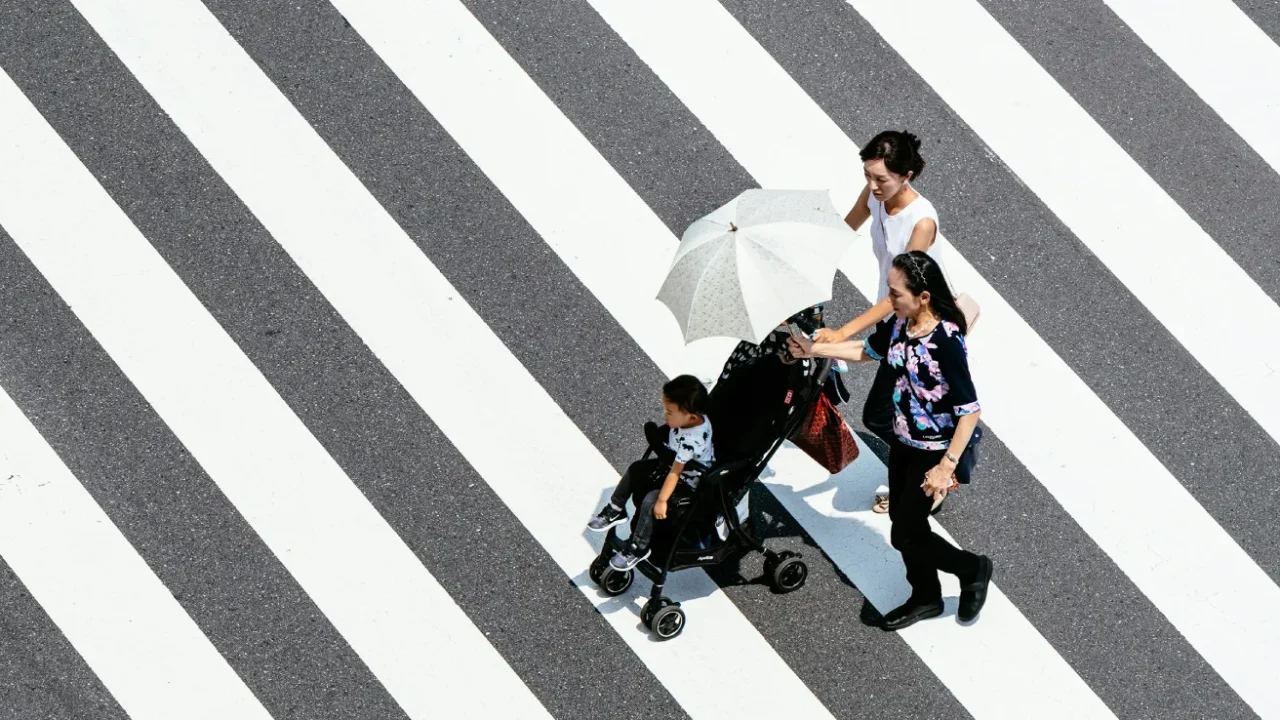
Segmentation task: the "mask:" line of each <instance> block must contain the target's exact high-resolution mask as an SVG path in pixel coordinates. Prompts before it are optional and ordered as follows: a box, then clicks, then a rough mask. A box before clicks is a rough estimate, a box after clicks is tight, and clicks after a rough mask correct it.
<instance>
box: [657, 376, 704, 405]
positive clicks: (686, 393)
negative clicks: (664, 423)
mask: <svg viewBox="0 0 1280 720" xmlns="http://www.w3.org/2000/svg"><path fill="white" fill-rule="evenodd" d="M662 397H664V398H666V399H667V402H669V403H671V404H672V405H675V406H676V407H678V408H680V409H681V410H683V411H685V412H687V413H690V414H693V415H705V414H706V412H707V386H706V385H703V384H702V381H701V380H699V379H698V378H696V377H694V376H692V375H679V376H677V377H674V378H671V379H670V380H668V381H667V383H666V384H665V385H663V386H662Z"/></svg>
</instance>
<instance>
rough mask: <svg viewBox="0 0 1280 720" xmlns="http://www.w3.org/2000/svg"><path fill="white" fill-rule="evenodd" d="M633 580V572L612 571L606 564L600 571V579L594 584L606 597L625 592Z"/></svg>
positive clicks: (634, 572) (634, 575) (634, 573)
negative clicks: (598, 586)
mask: <svg viewBox="0 0 1280 720" xmlns="http://www.w3.org/2000/svg"><path fill="white" fill-rule="evenodd" d="M635 579H636V571H635V570H614V569H613V568H612V567H611V566H609V565H608V564H607V563H606V564H605V566H604V569H603V570H601V571H600V579H599V580H597V581H596V582H597V583H599V585H600V588H601V589H602V590H604V592H605V594H606V595H611V596H617V595H621V594H622V593H624V592H626V591H627V590H628V589H629V588H630V587H631V583H632V582H634V581H635Z"/></svg>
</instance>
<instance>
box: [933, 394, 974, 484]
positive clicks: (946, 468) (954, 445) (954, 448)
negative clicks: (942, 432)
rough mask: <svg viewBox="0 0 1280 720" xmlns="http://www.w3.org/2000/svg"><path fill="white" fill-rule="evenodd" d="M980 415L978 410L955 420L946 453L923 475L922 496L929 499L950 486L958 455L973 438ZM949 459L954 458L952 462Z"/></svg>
mask: <svg viewBox="0 0 1280 720" xmlns="http://www.w3.org/2000/svg"><path fill="white" fill-rule="evenodd" d="M981 414H982V411H981V410H979V411H978V412H975V413H969V414H968V415H961V416H960V419H959V420H956V432H955V434H954V435H952V436H951V444H950V446H948V447H947V452H946V454H945V455H943V456H942V459H941V460H939V461H938V464H937V465H934V466H933V468H932V469H930V470H929V472H927V473H925V476H924V482H923V483H921V485H920V486H921V487H923V488H924V494H925V495H928V496H929V497H933V496H934V495H936V494H938V493H939V492H942V491H943V490H946V489H947V488H948V487H950V486H951V475H952V474H953V473H955V471H956V465H957V464H958V463H959V462H960V455H961V453H963V452H964V449H965V447H966V446H968V444H969V439H970V438H972V437H973V429H974V428H976V427H978V416H979V415H981ZM951 458H955V460H952V459H951Z"/></svg>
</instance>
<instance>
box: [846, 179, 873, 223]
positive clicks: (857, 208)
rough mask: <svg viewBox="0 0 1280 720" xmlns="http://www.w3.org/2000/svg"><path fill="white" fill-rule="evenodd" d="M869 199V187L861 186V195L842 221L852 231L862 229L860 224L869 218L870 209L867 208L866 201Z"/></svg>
mask: <svg viewBox="0 0 1280 720" xmlns="http://www.w3.org/2000/svg"><path fill="white" fill-rule="evenodd" d="M870 197H871V186H870V185H863V186H862V193H861V194H859V195H858V201H857V202H855V203H854V204H853V209H852V210H850V211H849V214H848V215H845V216H844V221H845V222H846V223H848V224H849V227H851V228H853V229H854V230H857V229H858V228H860V227H862V223H864V222H866V221H867V220H868V219H869V218H870V217H871V208H869V207H867V199H868V198H870Z"/></svg>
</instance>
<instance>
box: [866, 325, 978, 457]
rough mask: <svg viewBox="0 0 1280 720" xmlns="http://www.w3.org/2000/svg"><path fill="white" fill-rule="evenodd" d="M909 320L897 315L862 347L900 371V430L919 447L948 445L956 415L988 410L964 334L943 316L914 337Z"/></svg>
mask: <svg viewBox="0 0 1280 720" xmlns="http://www.w3.org/2000/svg"><path fill="white" fill-rule="evenodd" d="M906 322H907V321H906V320H904V319H899V318H898V317H896V316H894V317H890V318H888V319H887V320H884V321H882V322H881V323H880V324H879V325H877V326H876V329H875V332H873V333H872V334H871V336H870V337H868V338H867V339H866V340H864V341H863V344H862V346H863V349H864V350H865V351H866V353H867V355H869V356H870V357H872V358H875V359H876V360H884V361H886V362H887V363H888V364H889V367H891V368H892V369H893V370H894V371H895V375H896V377H895V380H894V388H893V405H894V417H893V431H894V435H896V436H897V438H898V440H899V441H901V442H903V443H905V444H907V445H910V446H911V447H914V448H919V449H921V450H945V449H947V446H948V445H950V444H951V436H952V435H954V434H955V430H956V419H957V418H960V417H962V416H964V415H971V414H973V413H976V412H978V411H979V410H981V409H982V408H981V406H980V405H979V404H978V393H977V391H976V390H975V389H974V387H973V378H971V377H970V376H969V351H968V348H967V347H966V346H965V342H964V334H963V333H961V332H960V328H959V326H957V325H956V324H955V323H952V322H949V321H946V320H943V321H942V322H939V323H938V324H937V326H935V327H934V329H933V331H932V332H930V333H929V334H928V335H925V336H923V337H918V338H911V337H908V336H907V330H906Z"/></svg>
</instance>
